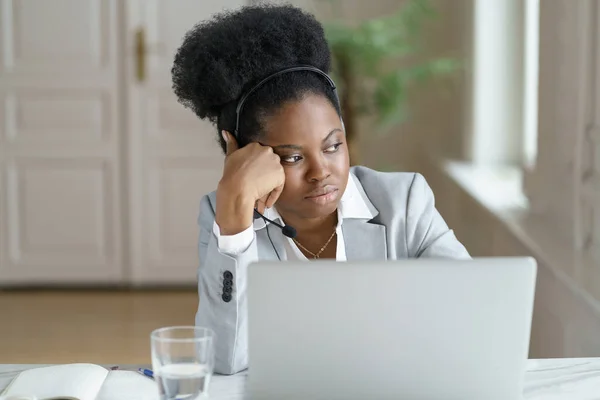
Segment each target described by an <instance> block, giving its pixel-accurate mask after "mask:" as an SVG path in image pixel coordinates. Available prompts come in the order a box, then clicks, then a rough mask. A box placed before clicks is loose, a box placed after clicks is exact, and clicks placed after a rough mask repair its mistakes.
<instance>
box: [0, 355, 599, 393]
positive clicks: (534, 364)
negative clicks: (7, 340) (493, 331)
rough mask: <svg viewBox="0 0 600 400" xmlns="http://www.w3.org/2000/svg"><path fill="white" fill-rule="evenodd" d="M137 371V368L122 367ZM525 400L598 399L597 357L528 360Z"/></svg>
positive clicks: (12, 368) (0, 368) (230, 386)
mask: <svg viewBox="0 0 600 400" xmlns="http://www.w3.org/2000/svg"><path fill="white" fill-rule="evenodd" d="M40 366H41V365H24V364H0V392H1V391H2V390H4V388H5V387H6V385H7V384H8V383H9V382H10V381H11V380H12V378H14V377H15V376H16V375H17V373H18V372H19V371H22V370H25V369H29V368H35V367H40ZM121 368H126V369H136V368H137V366H135V365H131V366H121ZM245 379H246V377H245V374H244V373H241V374H238V375H234V376H215V377H214V378H213V380H212V384H211V388H210V395H211V396H210V398H211V400H242V399H243V395H242V393H243V390H244V382H245ZM524 399H526V400H599V399H600V358H565V359H552V360H529V363H528V366H527V374H526V377H525V390H524Z"/></svg>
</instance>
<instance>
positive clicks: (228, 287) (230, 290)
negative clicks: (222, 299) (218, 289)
mask: <svg viewBox="0 0 600 400" xmlns="http://www.w3.org/2000/svg"><path fill="white" fill-rule="evenodd" d="M231 292H233V288H232V287H231V286H225V287H224V288H223V293H227V294H231Z"/></svg>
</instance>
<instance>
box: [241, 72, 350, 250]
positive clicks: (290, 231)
mask: <svg viewBox="0 0 600 400" xmlns="http://www.w3.org/2000/svg"><path fill="white" fill-rule="evenodd" d="M296 71H310V72H314V73H316V74H318V75H321V76H322V77H323V78H325V80H326V81H327V82H328V83H329V85H330V86H331V89H332V90H333V94H334V96H335V101H336V103H337V106H338V108H339V107H340V99H339V97H338V93H337V88H336V86H335V83H334V82H333V79H331V77H329V75H327V74H326V73H325V72H323V71H321V70H320V69H319V68H316V67H313V66H310V65H297V66H295V67H290V68H285V69H282V70H280V71H277V72H275V73H273V74H271V75H269V76H267V77H266V78H264V79H263V80H261V81H260V82H258V83H257V84H256V85H254V87H252V88H251V89H250V90H249V91H247V92H246V93H245V94H244V95H243V96H242V97H241V98H240V100H239V101H238V104H237V107H236V109H235V130H234V131H233V135H234V137H235V139H236V140H238V141H239V127H240V115H241V114H242V110H243V109H244V104H245V103H246V100H248V97H250V96H251V95H252V94H253V93H254V92H256V91H257V90H258V89H259V88H260V87H262V86H263V85H264V84H265V83H267V82H268V81H270V80H271V79H273V78H275V77H277V76H280V75H283V74H286V73H289V72H296ZM259 218H262V219H263V220H265V221H266V222H270V223H271V224H273V225H275V226H277V227H278V228H280V229H281V232H282V233H283V234H284V235H285V236H287V237H289V238H291V239H293V238H295V237H296V235H297V232H296V229H294V227H292V226H290V225H285V226H283V225H280V224H278V223H277V222H275V221H272V220H270V219H269V218H267V217H265V216H264V215H262V214H261V213H259V212H258V210H257V209H254V219H259ZM268 233H269V230H268V229H267V235H268ZM269 241H271V245H273V241H272V240H271V236H269ZM273 248H275V246H274V245H273ZM275 252H277V250H275ZM277 258H279V259H280V260H281V258H280V257H279V253H277Z"/></svg>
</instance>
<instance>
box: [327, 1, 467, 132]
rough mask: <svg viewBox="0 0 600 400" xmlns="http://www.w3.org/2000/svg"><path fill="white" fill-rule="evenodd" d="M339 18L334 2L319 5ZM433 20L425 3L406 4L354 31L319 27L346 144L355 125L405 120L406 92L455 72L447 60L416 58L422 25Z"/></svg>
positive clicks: (336, 25)
mask: <svg viewBox="0 0 600 400" xmlns="http://www.w3.org/2000/svg"><path fill="white" fill-rule="evenodd" d="M322 1H325V2H327V3H329V4H330V5H333V7H337V8H338V11H337V12H335V15H341V13H340V12H339V10H340V9H339V7H340V4H339V3H338V1H339V0H322ZM434 16H435V11H434V9H433V7H432V6H431V5H430V3H429V1H427V0H407V1H406V2H405V3H404V4H403V5H402V6H401V7H399V9H398V10H397V11H396V12H394V13H393V14H388V15H385V16H381V17H378V18H372V19H367V20H365V21H363V22H361V23H359V24H357V25H351V24H349V23H346V22H344V21H340V20H329V21H326V22H324V23H323V25H324V29H325V34H326V37H327V40H328V42H329V45H330V48H331V52H332V64H333V65H332V67H333V68H332V75H333V78H334V79H335V81H336V83H337V85H338V92H339V95H340V103H341V106H342V112H343V118H344V122H345V127H346V134H347V138H348V141H349V143H353V141H354V140H355V138H356V136H357V119H358V118H359V117H360V116H361V115H370V116H373V117H375V120H376V122H377V124H378V127H379V128H385V127H389V126H391V125H394V124H397V123H399V122H402V121H404V120H405V118H406V116H407V104H406V102H407V95H408V91H409V88H410V87H411V86H413V85H414V84H420V83H424V82H426V81H428V80H429V79H431V78H434V77H438V76H442V75H448V74H449V73H451V72H453V71H455V70H456V69H457V66H458V63H457V62H456V61H455V60H454V59H452V58H444V57H442V58H434V59H427V60H424V61H420V60H416V58H418V57H419V55H420V51H421V50H422V48H421V40H422V39H423V28H424V25H425V22H426V21H427V20H428V19H430V18H432V17H434Z"/></svg>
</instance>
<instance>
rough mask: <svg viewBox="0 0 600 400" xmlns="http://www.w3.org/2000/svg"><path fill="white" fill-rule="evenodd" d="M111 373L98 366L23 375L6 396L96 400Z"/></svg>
mask: <svg viewBox="0 0 600 400" xmlns="http://www.w3.org/2000/svg"><path fill="white" fill-rule="evenodd" d="M107 375H108V371H107V370H106V369H105V368H102V367H101V366H99V365H94V364H64V365H53V366H50V367H41V368H33V369H29V370H27V371H23V372H21V373H20V374H19V375H18V376H17V377H16V378H15V380H14V381H13V382H12V383H11V384H10V385H9V386H8V389H7V390H6V392H5V393H3V394H4V395H14V396H16V395H29V396H32V395H33V396H36V397H37V398H39V399H48V398H52V397H71V398H73V399H78V400H94V399H95V398H96V396H97V394H98V392H99V391H100V387H101V386H102V384H103V382H104V380H105V379H106V376H107Z"/></svg>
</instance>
